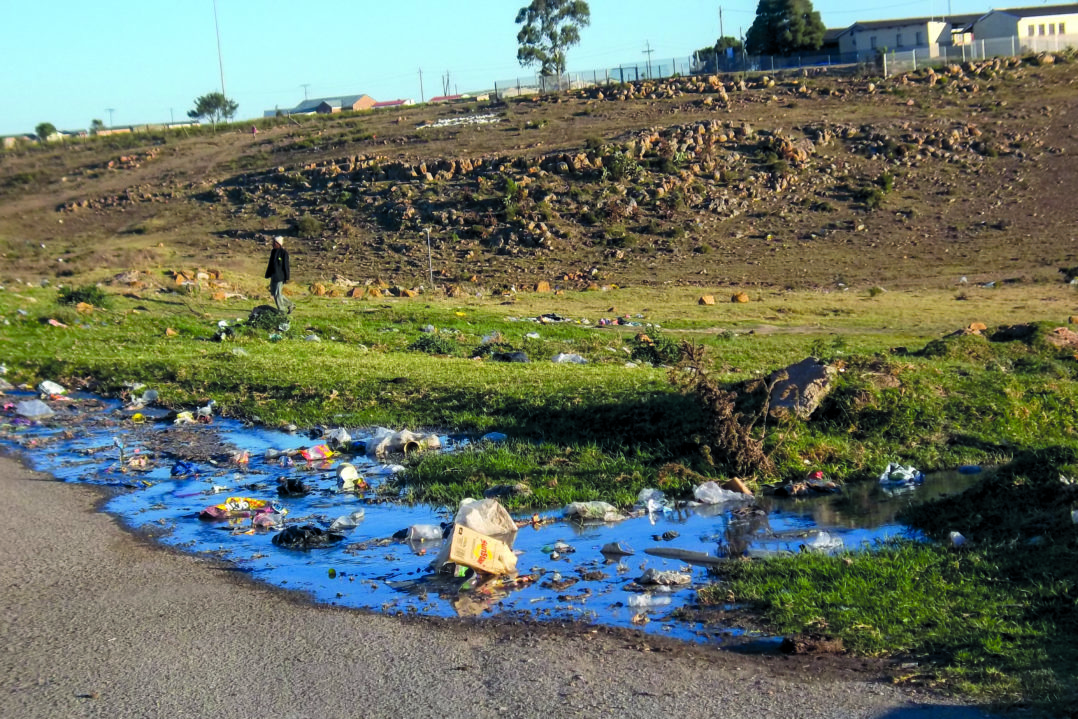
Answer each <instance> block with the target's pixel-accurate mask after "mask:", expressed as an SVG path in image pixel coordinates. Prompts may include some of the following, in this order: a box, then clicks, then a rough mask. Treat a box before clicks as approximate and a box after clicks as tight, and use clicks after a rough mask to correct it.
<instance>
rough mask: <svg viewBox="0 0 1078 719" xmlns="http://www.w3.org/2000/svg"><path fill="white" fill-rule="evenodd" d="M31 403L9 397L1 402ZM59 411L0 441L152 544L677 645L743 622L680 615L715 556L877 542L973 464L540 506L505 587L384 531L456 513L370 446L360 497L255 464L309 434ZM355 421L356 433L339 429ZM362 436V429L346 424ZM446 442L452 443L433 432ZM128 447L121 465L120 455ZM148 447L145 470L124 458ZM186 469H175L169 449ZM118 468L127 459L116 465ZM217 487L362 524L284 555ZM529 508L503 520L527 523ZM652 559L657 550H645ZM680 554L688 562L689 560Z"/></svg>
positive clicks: (298, 576)
mask: <svg viewBox="0 0 1078 719" xmlns="http://www.w3.org/2000/svg"><path fill="white" fill-rule="evenodd" d="M28 398H31V395H29V394H22V395H18V396H13V395H12V394H8V395H6V396H5V397H4V398H3V400H4V402H5V403H10V402H17V401H19V400H23V399H28ZM49 404H50V405H51V406H52V407H53V408H54V409H55V410H56V412H57V414H56V415H55V416H54V417H52V418H49V419H45V420H43V421H42V422H40V423H23V422H21V421H15V420H14V415H13V414H12V413H11V411H10V409H9V410H7V411H5V413H4V416H3V417H2V418H0V424H2V425H3V427H2V429H0V442H2V443H3V444H4V445H6V446H7V448H8V449H9V450H12V451H14V452H15V453H16V454H18V455H20V456H21V457H23V458H24V459H25V460H26V462H27V463H28V464H29V465H30V466H31V467H32V468H34V469H35V470H38V471H42V472H47V473H50V474H52V475H53V476H55V477H56V478H57V479H59V480H62V481H65V482H85V483H94V484H101V485H108V486H112V487H115V494H114V496H112V497H111V498H110V499H109V500H108V502H107V503H106V505H105V509H106V511H108V512H110V513H112V514H115V515H116V516H118V517H120V518H121V519H122V521H123V522H125V523H126V524H127V525H128V526H130V527H131V528H133V529H136V530H140V531H143V532H145V533H147V534H149V535H151V536H153V537H154V538H155V539H156V540H157V541H160V542H161V543H163V544H166V545H170V546H173V547H177V548H179V549H182V550H184V551H188V552H192V553H198V554H204V555H208V556H213V557H216V558H219V559H221V560H225V561H228V562H231V563H233V564H234V565H235V566H236V567H237V568H239V569H241V570H243V571H245V572H247V573H249V575H250V576H252V577H254V578H256V579H258V580H260V581H264V582H267V583H269V584H272V585H275V586H278V587H282V588H285V589H291V590H295V591H299V592H303V593H305V594H307V595H309V596H310V597H312V598H313V599H314V600H316V601H318V602H325V603H328V604H334V605H339V606H344V607H357V608H367V609H373V610H377V611H382V612H387V613H392V614H396V613H405V614H422V615H437V616H494V615H499V616H503V617H510V618H512V617H522V618H524V617H526V618H529V619H535V620H548V619H549V620H574V621H586V622H594V623H600V624H607V625H613V626H619V627H635V628H637V629H642V630H644V631H647V632H653V633H659V634H663V635H667V636H673V637H677V638H681V639H686V640H694V641H709V642H716V641H718V642H721V641H723V640H724V639H725V638H729V637H735V636H738V635H740V634H741V633H742V632H741V631H740V630H738V629H737V628H735V627H731V626H723V625H722V624H721V622H718V623H715V622H701V621H697V619H698V618H699V617H700V616H701V614H703V615H706V614H707V612H702V613H686V614H685V615H683V616H686V617H693V618H692V619H682V618H675V616H674V615H675V614H678V613H680V612H679V610H680V609H682V608H686V607H688V608H692V607H694V606H695V601H696V594H695V588H698V587H700V586H703V585H705V584H707V583H709V582H710V581H712V580H711V579H710V578H709V576H708V567H707V565H708V563H709V560H708V558H707V557H705V556H700V555H702V554H706V555H710V556H711V557H721V556H731V555H734V556H738V555H750V556H756V555H767V554H774V553H780V552H798V551H805V550H810V551H838V550H840V549H843V548H848V549H858V548H868V547H871V546H872V545H873V544H874V543H875V542H877V541H878V540H883V539H887V538H890V537H896V536H907V534H908V530H907V529H906V528H905V527H903V526H902V525H900V524H898V523H897V522H896V519H895V517H896V515H897V513H898V512H899V511H900V510H901V509H902V508H903V507H905V506H906V505H907V504H908V503H909V502H911V501H923V500H925V499H928V498H931V497H935V496H939V495H941V494H950V493H954V492H958V491H961V490H963V489H965V488H966V487H968V486H970V485H971V484H973V483H975V482H976V481H977V480H978V478H979V476H978V475H976V474H971V475H963V474H960V473H958V472H949V473H941V474H936V475H930V476H929V477H927V478H926V479H925V482H924V484H923V485H920V486H918V487H917V488H916V489H914V490H912V491H908V492H894V491H885V490H883V489H882V488H881V487H880V486H879V485H877V484H876V483H875V482H866V483H862V484H859V485H855V486H852V487H848V488H847V489H846V491H844V492H843V493H842V494H838V495H822V496H816V497H812V498H809V499H780V498H775V497H763V498H757V499H756V500H755V502H752V501H748V502H732V503H727V504H721V505H702V506H694V507H683V508H679V509H669V508H665V509H658V510H656V511H654V512H651V513H646V512H645V513H644V514H642V515H641V516H637V517H632V518H629V519H626V520H624V521H621V522H618V523H613V524H602V523H600V524H589V525H580V524H577V523H573V522H569V521H566V520H565V519H564V518H563V516H562V511H561V510H560V509H559V510H554V511H545V512H540V517H541V518H543V519H545V520H552V521H550V522H549V523H546V524H541V525H531V524H528V525H525V526H524V527H523V528H521V529H520V530H519V532H518V533H517V536H516V541H515V543H514V545H513V549H514V550H515V551H516V552H517V553H518V555H519V558H518V564H517V567H518V570H519V571H520V573H521V574H526V575H539V576H538V578H537V579H536V580H535V581H534V582H533V583H531V584H528V585H526V586H522V587H514V588H512V589H506V588H503V589H496V590H489V591H468V592H461V591H459V588H460V586H461V583H462V580H461V579H450V578H441V577H437V576H435V575H432V574H431V572H430V570H429V568H428V567H429V564H430V563H431V561H432V559H433V558H434V556H435V555H436V554H437V553H438V550H439V548H440V546H441V542H440V541H426V542H407V541H401V540H396V539H393V536H394V535H395V534H397V533H399V532H400V531H401V530H404V529H406V528H408V527H409V526H411V525H416V524H440V523H442V522H448V521H451V519H452V514H453V513H452V512H450V511H449V510H447V509H445V508H438V507H431V506H426V505H405V504H401V503H399V502H395V501H386V500H385V499H383V498H379V497H378V491H377V490H378V488H379V486H380V485H382V484H383V483H384V482H386V481H387V479H388V477H389V476H391V474H392V471H393V467H392V465H388V464H382V463H379V462H377V461H375V460H372V459H368V458H367V457H365V456H362V455H360V456H346V457H344V458H343V459H344V460H345V461H349V462H351V463H352V464H354V465H355V466H356V467H357V468H358V469H359V471H360V473H361V474H362V475H363V476H364V477H365V479H366V480H367V482H368V483H369V484H370V485H371V487H372V491H371V492H368V493H367V494H366V495H365V496H357V495H355V494H343V493H340V492H338V491H337V477H336V474H335V469H336V466H337V465H336V462H338V461H340V460H339V459H334V460H330V461H326V462H321V463H315V464H309V463H307V462H304V461H302V460H297V463H296V465H295V466H291V467H288V466H281V465H280V464H279V463H278V461H270V460H267V459H265V455H266V450H278V451H279V450H287V449H293V448H298V447H310V446H312V445H314V444H317V443H318V442H317V441H316V440H312V439H311V438H309V437H308V436H306V435H303V434H288V433H284V432H278V431H273V430H268V429H265V428H260V427H249V426H244V425H243V424H241V423H239V422H236V421H232V420H223V419H216V420H215V421H214V422H213V423H212V424H209V425H187V426H185V427H174V426H173V425H171V424H170V423H164V422H156V423H155V422H154V415H155V414H157V415H161V414H163V413H155V412H153V411H150V410H143V414H145V415H146V416H147V418H146V420H145V422H143V423H142V424H133V423H132V421H131V419H130V415H131V414H132V413H131V412H130V411H125V410H123V409H122V408H121V406H120V404H119V403H117V402H114V401H107V400H100V399H96V398H92V397H81V398H78V399H77V400H76V401H72V402H50V403H49ZM350 431H351V430H350ZM352 436H353V437H354V438H355V439H358V440H364V439H366V438H367V437H369V433H367V434H366V435H365V434H364V432H363V431H355V432H352ZM442 442H443V445H444V446H445V448H446V449H445V450H444V451H452V450H453V448H454V447H455V446H460V441H458V440H455V439H453V438H450V437H442ZM119 444H122V445H123V448H122V451H123V459H124V465H121V455H120V453H121V448H120V447H119V446H118V445H119ZM236 449H238V450H246V451H247V452H248V453H249V455H250V461H249V463H248V464H247V465H246V466H236V465H230V463H229V459H228V455H229V454H230V453H231V452H232V451H234V450H236ZM140 457H144V458H145V462H146V467H144V468H142V467H135V468H132V467H131V464H132V462H134V464H136V465H137V464H139V463H140V462H141V461H143V460H140V459H138V458H140ZM177 457H179V458H182V459H184V460H185V461H187V462H188V464H189V465H190V466H191V468H192V469H193V471H194V472H195V474H193V475H191V474H189V475H187V476H183V477H174V476H173V475H172V469H173V466H174V464H175V461H176V458H177ZM125 465H126V466H125ZM282 477H299V478H301V479H302V480H303V481H304V482H305V483H306V484H307V485H308V486H309V487H310V488H311V490H312V492H311V493H310V494H308V495H307V496H304V497H290V498H279V497H278V494H277V485H278V479H279V478H282ZM227 497H247V498H253V499H262V500H268V501H277V502H279V503H280V504H281V505H282V506H283V507H284V508H286V509H287V510H288V514H287V517H286V521H287V524H288V525H295V526H299V525H304V524H315V525H318V526H320V527H328V526H329V525H330V523H332V522H333V520H334V519H336V518H338V517H341V516H344V515H349V514H352V513H354V512H357V511H359V510H362V511H363V513H364V516H363V519H362V520H361V521H359V522H358V524H357V526H355V528H353V529H347V530H344V532H345V534H346V537H345V540H344V541H343V542H340V543H338V544H335V545H332V546H329V547H325V548H318V549H310V550H292V549H286V548H282V547H278V546H276V545H274V544H273V543H272V538H273V536H274V534H275V533H276V531H275V530H272V529H261V528H255V527H253V526H252V521H251V519H232V520H220V521H203V520H200V519H199V517H198V515H199V512H200V511H201V510H202V509H204V508H206V507H208V506H210V505H215V504H218V503H221V502H224V501H225V499H226V498H227ZM531 516H532V515H531V513H527V514H522V515H519V516H518V515H514V517H515V518H519V519H522V520H523V519H528V518H530V517H531ZM613 542H617V543H620V545H621V547H622V548H623V549H624V550H626V551H631V552H632V554H628V555H624V556H618V557H614V556H612V555H606V556H604V555H603V554H602V553H601V552H600V549H601V548H603V547H604V546H605V545H608V544H610V543H613ZM656 554H660V555H666V556H656ZM687 560H688V561H687ZM649 569H654V570H657V571H659V572H666V571H675V572H678V573H681V574H683V575H688V576H689V577H690V578H691V582H690V583H689V584H688V585H684V586H680V587H677V588H674V587H660V586H644V585H641V584H640V583H638V582H637V580H638V579H639V578H641V577H642V575H644V574H645V572H646V571H647V570H649Z"/></svg>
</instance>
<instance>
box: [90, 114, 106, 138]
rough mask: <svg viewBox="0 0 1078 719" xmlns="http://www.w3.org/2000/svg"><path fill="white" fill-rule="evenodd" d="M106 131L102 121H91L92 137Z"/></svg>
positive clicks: (95, 119)
mask: <svg viewBox="0 0 1078 719" xmlns="http://www.w3.org/2000/svg"><path fill="white" fill-rule="evenodd" d="M104 129H105V123H104V122H102V121H101V120H99V119H97V118H96V117H95V118H94V119H93V120H91V121H90V134H91V135H96V134H97V133H99V132H101V131H102V130H104Z"/></svg>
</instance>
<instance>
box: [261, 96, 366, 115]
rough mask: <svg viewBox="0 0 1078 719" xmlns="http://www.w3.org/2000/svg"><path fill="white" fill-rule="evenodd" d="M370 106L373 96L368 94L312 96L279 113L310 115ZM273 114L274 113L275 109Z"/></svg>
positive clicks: (354, 109)
mask: <svg viewBox="0 0 1078 719" xmlns="http://www.w3.org/2000/svg"><path fill="white" fill-rule="evenodd" d="M372 107H374V98H373V97H371V96H370V95H338V96H336V97H312V98H311V99H309V100H304V101H303V102H301V103H300V104H298V105H296V106H295V107H294V108H292V109H291V110H281V114H282V115H310V114H312V113H315V112H318V113H322V114H329V113H337V112H355V111H357V110H369V109H371V108H372ZM319 108H321V109H319ZM273 114H276V111H274V113H273Z"/></svg>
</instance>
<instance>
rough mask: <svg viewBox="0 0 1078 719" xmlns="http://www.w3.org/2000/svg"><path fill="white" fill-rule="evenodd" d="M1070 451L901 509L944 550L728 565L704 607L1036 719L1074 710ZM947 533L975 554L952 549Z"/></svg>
mask: <svg viewBox="0 0 1078 719" xmlns="http://www.w3.org/2000/svg"><path fill="white" fill-rule="evenodd" d="M1076 460H1078V452H1076V451H1075V449H1074V448H1073V447H1068V448H1060V447H1055V448H1049V449H1045V450H1041V451H1037V452H1023V453H1021V454H1019V455H1018V456H1017V457H1016V458H1015V460H1014V461H1013V462H1012V463H1010V464H1009V465H1007V466H1005V467H1003V468H1002V469H1001V470H1000V471H999V472H997V473H996V474H994V475H990V476H988V477H986V478H985V479H984V480H983V481H982V482H981V483H979V484H978V485H976V486H975V487H973V488H972V489H970V490H967V491H966V492H964V493H963V494H961V495H958V496H954V497H945V498H943V499H940V500H936V501H934V502H930V503H926V504H924V505H919V506H915V507H914V508H912V509H911V510H909V511H908V512H907V516H906V519H907V521H909V522H911V523H912V524H913V525H914V526H915V527H918V528H921V529H922V530H923V531H925V532H926V533H927V534H929V535H930V536H931V537H933V538H935V539H937V540H940V541H939V543H921V542H916V541H912V540H903V541H896V542H892V543H887V544H884V545H882V546H880V547H878V548H876V550H875V551H873V552H847V553H844V554H841V555H839V556H825V555H819V554H801V555H797V556H789V557H776V558H773V559H768V560H765V561H754V562H731V563H730V564H728V565H726V566H725V567H723V569H722V570H721V575H722V579H723V581H722V582H721V583H718V584H714V585H711V586H710V587H707V588H705V589H702V590H701V591H700V598H701V600H702V601H704V602H707V603H722V602H728V601H735V602H742V603H746V604H748V605H750V606H752V607H755V608H756V609H758V610H759V611H760V612H761V613H762V615H763V617H764V618H765V619H766V621H767V622H768V624H770V625H771V626H772V627H773V628H774V629H775V630H777V631H779V632H807V631H811V632H821V633H824V634H828V635H832V636H838V637H841V638H842V639H843V640H844V643H845V645H846V646H847V647H848V648H849V649H851V650H853V651H855V652H857V653H862V654H868V655H890V656H897V657H899V658H901V659H903V660H904V661H915V662H917V663H918V669H917V670H915V671H913V672H911V673H910V675H909V676H908V677H906V678H907V679H908V680H911V681H913V680H915V681H918V682H927V683H930V684H934V685H940V686H946V687H951V688H954V689H959V690H962V691H966V692H971V693H974V694H976V695H979V696H982V697H984V698H986V699H994V700H997V701H1000V702H1004V703H1024V704H1030V705H1033V706H1034V707H1036V708H1037V709H1039V710H1042V711H1049V712H1058V711H1064V712H1066V711H1070V710H1071V709H1072V708H1073V706H1074V703H1075V701H1076V700H1078V691H1076V687H1078V649H1076V648H1075V646H1074V644H1073V642H1071V641H1070V639H1069V638H1070V637H1073V636H1075V634H1076V632H1078V565H1076V564H1075V562H1074V557H1075V553H1076V550H1078V527H1076V526H1075V525H1074V523H1073V522H1072V521H1071V517H1070V512H1071V509H1072V508H1073V507H1075V506H1076V505H1078V486H1076V485H1075V484H1073V483H1071V482H1070V481H1069V480H1066V481H1061V474H1063V475H1064V476H1067V475H1069V476H1073V474H1074V471H1075V469H1076V468H1078V467H1076ZM951 531H957V532H960V533H961V534H962V535H963V536H964V537H965V538H966V539H967V542H968V543H967V545H965V546H964V547H963V548H961V549H956V548H952V547H950V546H949V545H948V543H947V542H946V538H947V536H948V534H949V532H951Z"/></svg>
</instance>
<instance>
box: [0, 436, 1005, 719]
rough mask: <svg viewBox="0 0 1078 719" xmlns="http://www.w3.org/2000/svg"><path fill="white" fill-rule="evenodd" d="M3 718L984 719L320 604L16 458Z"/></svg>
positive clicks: (806, 670) (801, 674)
mask: <svg viewBox="0 0 1078 719" xmlns="http://www.w3.org/2000/svg"><path fill="white" fill-rule="evenodd" d="M0 493H2V496H3V497H4V498H5V502H4V504H5V507H4V508H5V515H6V516H5V521H4V522H3V524H2V525H0V545H2V546H3V547H4V548H5V551H4V552H3V554H2V556H0V587H2V590H0V617H2V620H0V622H2V624H0V627H2V632H0V634H2V640H3V641H2V646H3V650H2V652H0V716H3V717H42V718H47V717H65V718H68V717H158V716H160V717H165V716H167V717H170V718H172V719H181V718H183V717H207V716H213V717H218V718H221V719H224V718H227V717H254V716H274V717H278V718H279V719H292V718H298V717H320V718H332V717H345V716H348V717H354V716H365V717H409V718H410V719H415V718H420V717H455V716H470V717H477V718H482V717H498V718H499V719H503V718H504V717H506V716H521V717H540V716H541V717H562V716H588V717H595V716H625V717H648V718H649V719H656V718H658V717H670V716H677V717H697V716H699V717H704V716H723V717H732V718H736V717H751V718H752V719H760V718H761V717H888V718H893V719H914V718H916V717H926V718H927V717H945V718H946V719H960V718H961V719H966V718H967V717H968V718H973V717H984V716H986V715H985V714H984V713H982V712H981V711H979V710H977V709H974V708H970V707H967V706H962V705H961V704H960V703H956V702H955V701H954V700H951V699H948V698H944V697H938V696H934V695H931V694H924V693H920V692H915V691H911V690H908V689H900V688H896V687H893V686H891V685H890V684H889V683H888V681H887V677H886V671H885V667H883V666H881V665H879V664H875V663H867V662H861V661H859V660H856V659H851V658H846V657H824V658H820V659H814V658H805V657H794V658H787V657H783V656H777V655H775V656H771V655H765V656H759V655H745V654H741V653H736V652H732V651H724V650H718V649H713V648H708V647H694V646H689V645H684V644H678V643H675V642H666V641H663V640H661V639H655V638H653V637H644V636H642V635H637V634H634V633H628V632H615V631H607V630H602V629H593V628H587V627H579V626H574V627H562V626H556V625H538V626H537V625H534V624H528V625H522V624H514V623H511V622H481V623H474V622H459V621H444V620H423V619H401V618H396V617H390V616H383V615H377V614H371V613H366V612H360V611H354V610H341V609H336V608H333V607H327V606H319V605H313V604H311V603H309V602H307V601H306V600H304V599H303V598H302V597H299V596H297V595H292V594H290V593H286V592H281V591H278V590H275V589H272V588H269V587H266V586H263V585H260V584H256V583H254V582H251V581H249V580H247V579H246V578H245V577H244V576H243V575H242V574H239V573H237V572H236V571H235V570H233V569H232V568H230V567H229V566H228V565H226V564H221V563H218V562H214V561H209V560H206V559H203V558H200V557H196V556H189V555H184V554H181V553H178V552H174V551H170V550H168V549H164V548H161V547H159V546H157V545H155V544H153V543H152V542H151V541H148V540H146V539H144V538H142V537H139V536H136V535H133V534H132V533H130V532H128V531H126V530H125V529H123V528H122V527H120V526H119V525H118V524H117V523H116V521H115V520H113V519H112V518H111V517H109V516H108V515H105V514H102V513H99V512H98V511H97V505H98V503H99V501H100V500H101V495H100V493H99V491H98V490H96V489H94V488H91V487H87V486H81V485H69V484H64V483H61V482H57V481H55V480H53V479H51V478H49V477H47V476H45V475H41V474H35V473H33V472H30V471H29V470H27V469H25V468H24V467H22V466H21V465H20V464H18V463H17V462H16V461H14V460H13V459H10V458H5V457H0Z"/></svg>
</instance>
